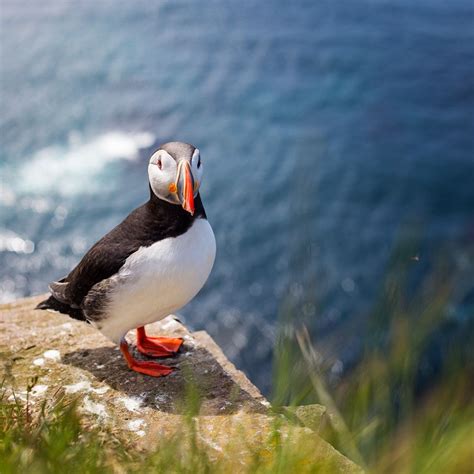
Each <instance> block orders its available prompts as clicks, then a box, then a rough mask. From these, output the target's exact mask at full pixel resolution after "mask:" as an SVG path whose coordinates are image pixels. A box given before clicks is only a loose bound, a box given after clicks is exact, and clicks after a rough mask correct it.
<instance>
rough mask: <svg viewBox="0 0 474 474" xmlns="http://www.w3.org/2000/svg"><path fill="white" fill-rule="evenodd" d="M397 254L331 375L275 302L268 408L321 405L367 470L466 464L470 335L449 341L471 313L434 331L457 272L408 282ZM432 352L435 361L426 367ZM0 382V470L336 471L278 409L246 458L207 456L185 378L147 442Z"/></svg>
mask: <svg viewBox="0 0 474 474" xmlns="http://www.w3.org/2000/svg"><path fill="white" fill-rule="evenodd" d="M396 257H397V258H394V264H393V266H392V270H391V271H390V273H389V275H388V277H387V279H386V281H385V283H384V289H383V291H382V293H381V295H380V298H379V301H378V303H377V305H376V306H375V308H374V310H373V311H372V313H371V315H370V317H369V323H368V328H367V330H370V331H372V334H373V337H372V338H371V339H370V341H371V342H370V344H368V345H367V347H365V348H364V350H363V353H362V355H361V357H360V359H359V362H358V363H357V365H356V366H355V367H352V368H351V369H350V370H348V371H347V374H346V375H344V376H343V377H342V379H341V380H340V381H339V383H337V384H334V383H332V382H331V377H330V371H329V370H328V369H327V367H325V364H324V360H323V359H322V357H321V356H320V355H319V354H318V352H317V349H316V348H315V347H314V345H313V344H312V343H311V339H310V335H309V332H308V331H307V330H306V328H305V327H304V325H301V326H300V325H298V321H299V319H298V310H297V307H296V306H295V305H292V304H288V305H286V306H284V307H283V308H282V313H283V314H282V330H281V332H280V336H279V338H278V341H277V344H276V349H275V362H274V397H273V409H274V411H275V413H282V412H284V413H288V410H285V408H284V407H285V406H287V405H290V406H298V405H301V404H307V403H314V402H318V403H321V404H323V405H325V406H326V407H327V408H328V410H329V413H330V414H331V416H330V417H328V419H327V422H326V423H325V425H324V426H323V428H322V431H321V432H320V435H321V436H322V437H323V438H325V439H326V440H328V441H329V442H330V443H331V444H332V445H333V446H335V447H336V448H337V449H339V450H340V451H341V452H343V453H344V454H346V455H347V456H348V457H349V458H351V459H352V460H354V461H355V462H356V463H358V464H359V465H361V466H362V467H364V468H365V469H366V470H367V471H368V472H373V473H430V474H431V473H440V474H441V473H443V474H445V473H456V474H458V473H472V472H473V471H474V404H473V402H472V394H473V393H474V390H473V389H474V384H473V381H474V357H473V352H472V349H471V348H470V346H469V344H467V345H466V344H464V343H458V341H459V340H469V337H471V336H470V335H472V334H473V332H472V329H473V327H472V324H473V320H472V318H471V317H467V318H466V320H465V321H464V323H463V324H464V326H463V327H464V330H463V333H464V339H463V338H461V339H459V338H451V339H450V338H449V337H442V336H445V335H446V334H445V333H446V332H449V324H450V323H449V321H450V320H449V309H450V306H451V305H452V304H453V298H454V299H455V298H460V297H461V298H462V297H463V295H462V291H461V292H460V291H459V285H458V284H457V283H458V282H459V281H460V280H459V278H458V277H459V276H458V275H454V274H452V273H451V272H450V269H449V268H439V269H437V270H436V271H433V272H432V273H431V276H430V277H428V278H423V279H422V281H420V282H419V284H417V285H416V288H417V289H416V291H412V290H409V289H408V285H406V282H407V281H409V279H410V275H409V270H408V266H407V265H406V264H405V263H402V264H400V263H399V262H406V261H407V260H406V258H398V257H400V255H398V256H396ZM446 275H449V277H447V276H446ZM467 288H470V285H469V284H468V286H467ZM454 294H456V296H455V297H454V296H453V295H454ZM430 354H431V356H430ZM433 354H434V356H435V357H434V360H436V361H437V362H436V364H435V366H436V367H435V369H433V370H434V372H433V370H432V369H430V370H431V372H430V376H425V375H424V372H425V371H426V370H425V366H426V365H427V360H428V359H429V358H430V357H431V359H433V357H432V356H433ZM36 382H37V380H32V381H31V383H30V385H29V387H28V389H27V394H28V393H30V391H31V389H32V387H33V386H34V385H35V384H36ZM2 393H3V395H2V396H1V398H0V428H1V433H0V472H1V473H5V474H7V473H15V474H16V473H64V472H67V473H71V474H72V473H75V472H78V473H79V472H80V473H99V472H100V473H107V472H113V473H122V472H140V473H146V472H166V473H168V472H170V473H173V472H183V473H201V472H202V473H208V472H209V473H212V472H229V471H237V472H249V473H250V472H251V473H253V472H256V473H260V472H261V473H267V472H268V473H304V472H315V473H316V472H323V473H331V472H334V470H333V468H332V466H330V465H325V464H321V461H319V462H316V461H313V460H312V457H311V450H312V449H313V447H312V445H311V438H310V437H308V438H304V437H303V438H298V439H297V440H295V439H291V438H292V432H291V430H290V431H289V432H288V436H282V431H281V429H280V428H281V426H280V421H279V420H281V419H280V418H278V417H276V418H275V425H274V427H273V429H272V430H271V432H270V433H269V436H268V439H267V441H266V444H263V445H256V446H249V452H250V456H247V457H246V458H245V462H244V460H243V459H242V458H239V454H238V452H235V451H234V452H232V453H229V455H228V456H222V457H219V458H215V457H212V456H210V455H209V452H208V450H207V449H206V447H205V446H203V445H202V443H200V442H199V439H198V434H197V431H196V423H195V418H196V416H197V415H198V414H199V394H198V393H197V392H196V391H195V390H194V389H193V387H192V386H191V385H190V386H189V393H188V397H187V400H188V403H187V408H186V410H185V416H184V420H185V423H184V424H183V428H182V429H181V430H180V431H179V432H178V434H176V435H175V436H172V437H168V438H166V439H158V440H157V444H156V446H155V447H152V449H151V451H146V452H145V451H140V450H137V449H136V447H135V446H134V444H133V442H132V441H130V442H127V441H124V440H123V438H120V439H119V438H118V437H117V436H116V435H115V434H114V433H112V432H110V431H108V430H107V428H104V427H92V428H91V427H88V426H85V425H84V423H83V420H81V417H80V416H79V414H78V410H77V408H78V407H77V406H76V403H75V402H74V401H71V400H68V399H66V398H64V396H63V395H62V394H61V392H58V393H57V395H56V396H55V397H53V398H52V399H50V400H47V401H45V402H44V403H43V405H42V407H41V409H40V410H39V411H38V410H35V412H34V413H33V412H32V411H31V410H30V404H29V401H28V395H27V399H26V402H25V401H20V400H18V399H17V398H15V396H11V395H9V396H7V395H6V394H7V392H5V391H2ZM295 436H297V435H296V434H295ZM224 454H226V453H224Z"/></svg>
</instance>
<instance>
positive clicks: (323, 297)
mask: <svg viewBox="0 0 474 474" xmlns="http://www.w3.org/2000/svg"><path fill="white" fill-rule="evenodd" d="M0 22H1V23H0V26H1V30H0V40H1V42H0V44H1V51H0V53H1V54H0V74H1V77H0V81H1V82H0V99H1V104H0V105H1V113H0V133H1V150H0V153H1V155H0V159H1V164H0V172H1V178H2V186H1V192H0V199H1V223H0V224H1V230H0V296H1V298H2V299H3V300H4V301H9V300H12V299H14V298H16V297H19V296H24V295H31V294H36V293H39V292H44V291H46V289H47V284H48V282H49V281H51V280H53V279H56V278H58V277H61V276H63V275H64V274H65V273H67V272H68V271H69V270H70V269H71V267H72V266H73V265H74V264H75V263H77V261H78V260H79V258H80V257H81V256H82V254H83V252H84V251H85V250H87V248H88V246H90V245H91V244H92V243H94V242H95V241H96V240H97V239H98V238H99V237H100V236H102V235H103V234H104V233H105V232H106V231H108V230H109V229H111V228H112V227H113V226H114V225H116V224H117V223H118V222H120V220H121V219H122V218H123V217H124V216H125V215H127V213H128V212H129V211H130V210H131V209H132V208H134V207H135V206H137V205H139V204H140V203H141V202H143V201H144V200H145V199H146V198H147V194H148V188H147V184H146V162H147V158H148V156H149V153H150V152H151V151H152V149H153V147H154V146H155V145H156V144H157V143H160V142H163V141H168V140H171V139H175V140H182V141H189V142H191V143H193V144H195V145H197V146H198V147H199V148H200V150H201V153H202V157H203V162H204V166H205V180H204V183H203V186H202V196H203V200H204V204H205V206H206V210H207V213H208V216H209V219H210V221H211V223H212V225H213V228H214V230H215V233H216V237H217V243H218V256H217V261H216V265H215V268H214V271H213V273H212V276H211V278H210V280H209V281H208V283H207V285H206V287H205V288H204V290H203V291H202V292H201V293H200V295H199V296H198V297H197V298H196V299H195V300H194V301H193V302H192V303H191V304H190V305H189V306H188V307H187V308H185V309H184V310H183V312H182V313H183V317H184V319H185V320H186V322H187V323H188V324H190V325H191V326H192V327H194V328H197V329H206V330H207V331H208V332H209V333H210V334H211V335H212V336H213V337H214V338H215V339H216V340H217V342H218V343H219V344H220V345H221V346H222V347H223V348H224V350H225V352H226V354H227V355H228V356H229V357H230V358H231V359H232V360H233V361H234V362H235V363H236V364H237V365H238V366H239V367H241V368H243V369H244V370H245V371H246V372H247V373H248V374H249V375H250V377H251V378H252V379H253V380H254V381H255V382H256V383H257V384H258V385H259V386H260V387H261V388H262V389H264V390H265V391H268V389H269V387H270V375H269V374H270V373H271V356H272V344H273V340H274V337H275V329H276V324H275V323H276V321H277V318H278V315H279V312H280V310H281V307H282V304H283V303H284V302H285V301H287V299H288V297H289V296H290V297H291V298H300V297H301V295H305V294H307V293H308V292H311V293H312V294H314V300H315V301H317V302H318V303H317V304H315V303H314V302H311V301H312V299H311V298H310V302H307V303H305V304H303V305H302V309H301V311H302V320H304V321H305V322H306V323H307V324H309V325H310V329H311V331H312V333H313V336H314V337H315V338H316V339H318V341H319V343H320V347H321V348H322V350H323V352H324V353H326V354H327V355H328V357H335V358H336V359H340V361H341V362H342V364H343V365H344V364H346V363H347V362H348V361H349V360H350V359H351V357H353V354H354V353H355V352H356V351H357V347H358V346H359V345H360V344H361V343H362V342H363V341H364V340H366V339H367V338H369V337H370V333H369V332H368V330H366V329H364V325H363V321H364V316H363V314H364V313H365V312H366V311H367V310H368V309H369V308H370V307H371V305H372V304H373V302H374V298H375V296H376V295H377V292H378V291H379V289H380V283H381V279H382V277H383V275H384V273H385V271H386V267H387V262H388V259H389V257H390V255H391V253H392V252H393V248H394V245H395V243H396V242H397V239H398V237H399V235H400V232H401V229H403V228H404V226H405V225H406V223H407V222H411V223H415V224H416V226H417V227H418V228H420V229H422V235H423V237H422V243H423V244H422V248H421V252H420V255H418V258H419V259H420V260H419V261H420V262H421V264H424V263H425V262H427V261H428V262H430V261H432V260H433V259H434V257H435V255H436V253H437V249H441V248H443V249H444V248H450V249H452V250H451V251H450V252H451V253H452V257H453V258H454V260H455V261H456V262H457V265H458V266H459V267H460V268H461V269H466V268H467V269H469V268H472V266H473V265H472V263H473V258H472V252H471V251H470V250H469V249H470V248H471V247H472V245H471V244H472V243H473V240H474V7H473V4H472V2H471V0H454V1H441V0H429V1H428V0H422V1H419V2H413V1H404V0H401V1H395V0H392V1H389V0H386V1H383V0H380V1H369V0H361V1H357V2H356V1H352V2H351V1H308V2H287V1H283V0H281V1H274V2H259V1H243V2H222V1H206V2H198V1H195V2H182V1H176V0H173V1H165V2H150V1H137V0H134V1H133V2H116V1H100V2H95V1H92V0H91V1H76V2H67V1H59V0H56V1H52V0H47V1H43V2H20V1H16V0H15V1H14V0H11V1H6V0H2V2H1V4H0ZM471 281H474V280H471ZM466 282H467V284H469V280H465V283H466ZM472 300H474V297H473V296H472V294H471V296H470V300H469V301H470V302H471V305H470V306H469V305H467V306H466V304H464V305H460V306H459V307H456V308H455V313H456V314H455V319H456V318H457V319H458V320H459V321H462V320H463V318H465V317H466V314H467V312H469V311H470V310H471V309H472V304H473V302H472ZM469 301H468V303H469ZM468 316H469V314H468ZM348 335H350V336H351V337H349V336H348Z"/></svg>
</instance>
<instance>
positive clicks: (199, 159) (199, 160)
mask: <svg viewBox="0 0 474 474" xmlns="http://www.w3.org/2000/svg"><path fill="white" fill-rule="evenodd" d="M197 167H198V169H199V168H200V167H201V155H199V158H198V164H197Z"/></svg>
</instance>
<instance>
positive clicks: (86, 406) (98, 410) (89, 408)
mask: <svg viewBox="0 0 474 474" xmlns="http://www.w3.org/2000/svg"><path fill="white" fill-rule="evenodd" d="M82 409H83V410H84V411H86V412H88V413H92V414H93V415H97V416H98V417H99V418H105V417H107V411H106V409H105V406H104V405H102V403H95V402H93V401H92V400H91V399H90V398H89V397H86V398H85V399H84V402H83V404H82Z"/></svg>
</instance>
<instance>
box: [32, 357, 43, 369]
mask: <svg viewBox="0 0 474 474" xmlns="http://www.w3.org/2000/svg"><path fill="white" fill-rule="evenodd" d="M33 365H36V366H37V367H41V366H43V365H44V359H43V358H42V357H38V359H35V360H34V361H33Z"/></svg>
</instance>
